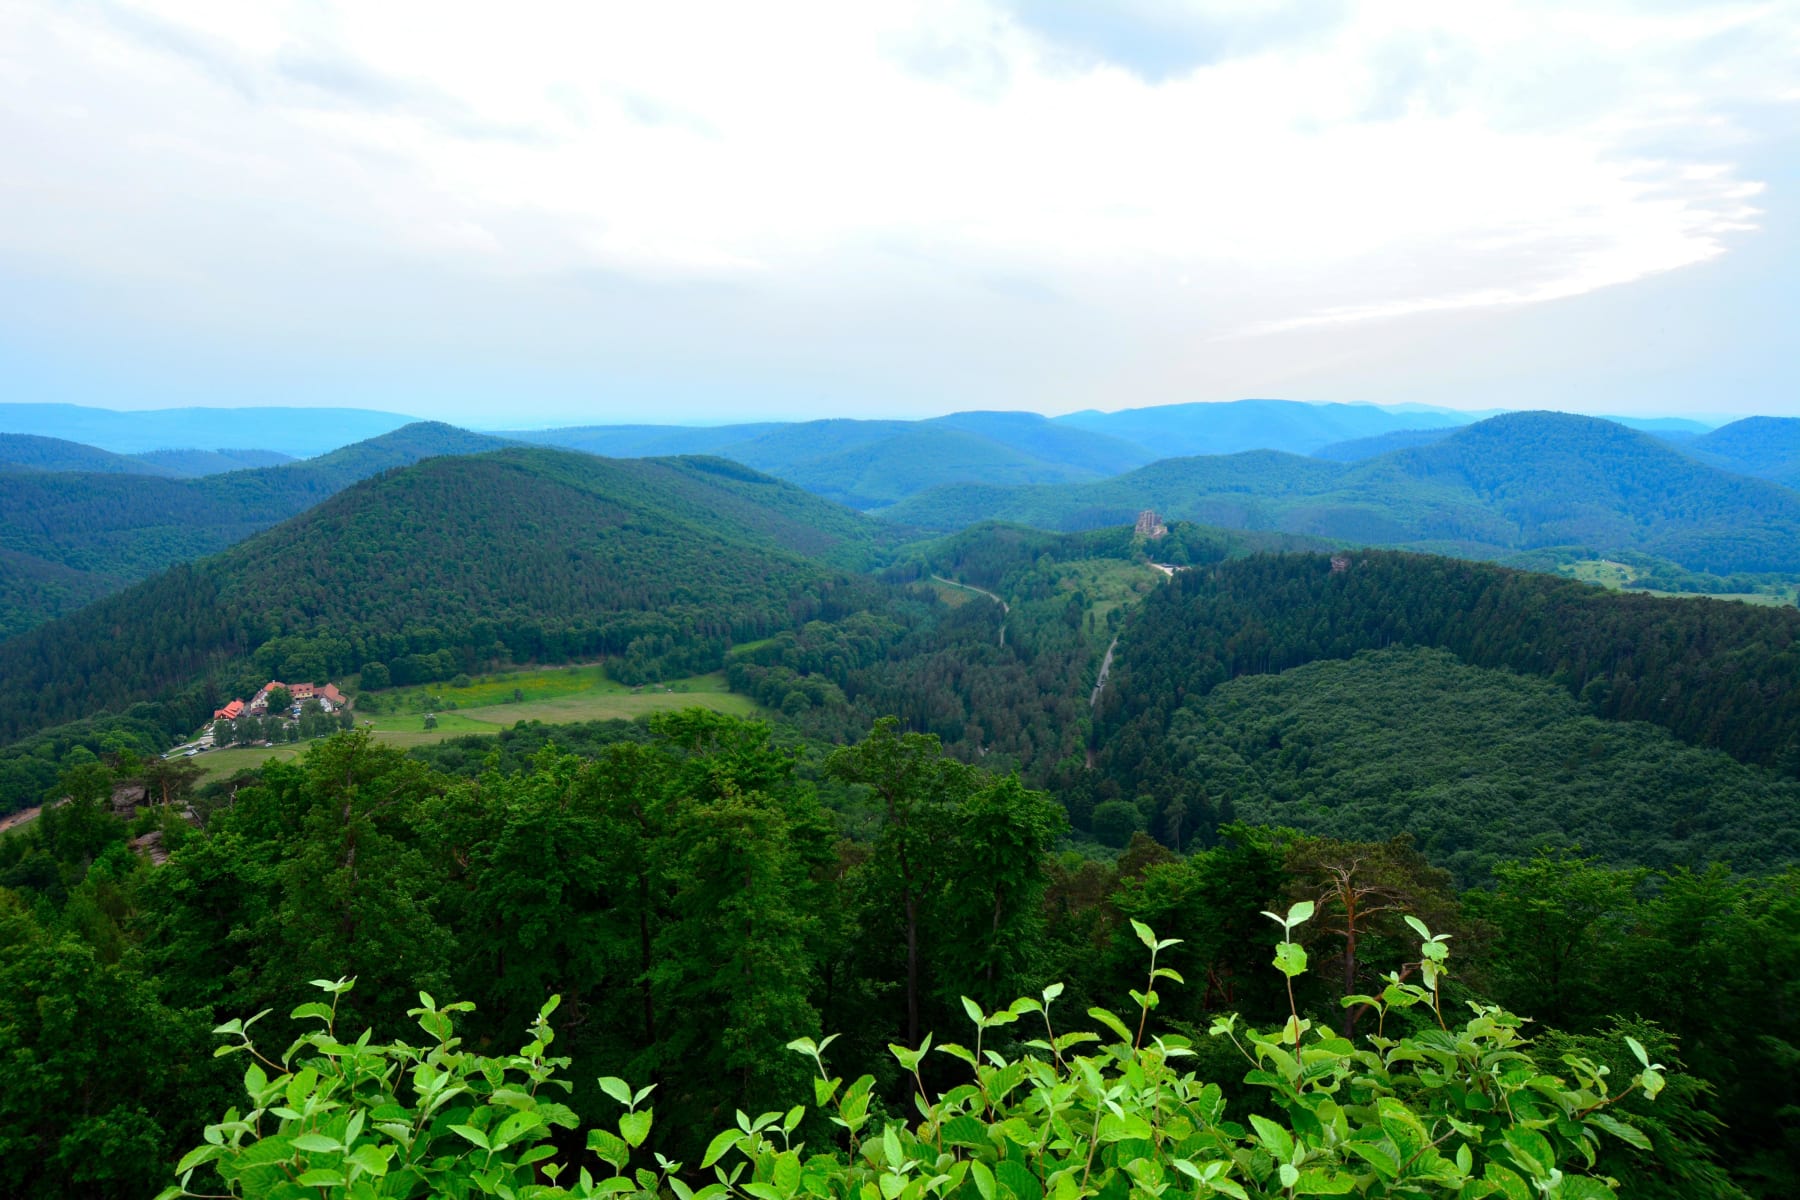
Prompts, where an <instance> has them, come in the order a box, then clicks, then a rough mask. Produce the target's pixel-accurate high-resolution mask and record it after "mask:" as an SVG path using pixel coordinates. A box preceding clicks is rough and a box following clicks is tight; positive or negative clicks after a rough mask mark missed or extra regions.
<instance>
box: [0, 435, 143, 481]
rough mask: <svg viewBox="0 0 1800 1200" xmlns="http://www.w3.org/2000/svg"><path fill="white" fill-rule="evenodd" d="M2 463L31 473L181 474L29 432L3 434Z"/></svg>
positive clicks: (0, 449)
mask: <svg viewBox="0 0 1800 1200" xmlns="http://www.w3.org/2000/svg"><path fill="white" fill-rule="evenodd" d="M0 464H5V465H6V466H8V467H22V468H24V469H25V470H28V471H87V472H90V473H93V474H96V475H174V474H176V473H177V472H175V471H173V470H170V469H169V468H167V467H162V466H158V465H156V464H154V463H151V462H148V461H145V460H143V459H138V458H133V457H131V456H129V455H125V454H114V453H112V452H111V451H110V450H101V449H99V448H98V447H95V446H84V445H82V444H81V443H80V442H67V441H64V440H63V439H61V438H49V437H38V436H36V435H34V434H29V433H0Z"/></svg>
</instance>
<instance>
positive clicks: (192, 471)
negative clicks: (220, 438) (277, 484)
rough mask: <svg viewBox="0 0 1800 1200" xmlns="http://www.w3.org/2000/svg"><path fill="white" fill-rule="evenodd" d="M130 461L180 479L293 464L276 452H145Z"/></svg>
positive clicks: (286, 457)
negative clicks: (157, 469) (134, 460)
mask: <svg viewBox="0 0 1800 1200" xmlns="http://www.w3.org/2000/svg"><path fill="white" fill-rule="evenodd" d="M131 457H132V458H134V459H136V460H137V461H138V462H141V463H148V464H149V465H150V466H153V467H158V468H161V469H162V470H163V471H166V472H167V473H168V474H171V475H175V476H178V477H180V478H182V479H196V478H199V477H200V476H202V475H223V474H224V473H225V472H227V471H245V470H250V469H252V468H255V467H279V466H281V465H282V464H283V463H290V462H293V461H294V456H293V455H291V454H283V453H281V451H279V450H192V449H189V450H146V451H145V452H144V453H142V454H133V455H131Z"/></svg>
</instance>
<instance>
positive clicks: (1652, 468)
mask: <svg viewBox="0 0 1800 1200" xmlns="http://www.w3.org/2000/svg"><path fill="white" fill-rule="evenodd" d="M1144 508H1153V509H1155V510H1157V511H1158V512H1160V513H1162V514H1163V515H1164V516H1172V517H1179V518H1183V519H1188V520H1194V521H1201V522H1205V523H1208V524H1215V525H1226V526H1230V527H1234V528H1244V529H1277V530H1284V531H1287V532H1292V533H1302V534H1308V535H1312V536H1315V537H1324V538H1334V539H1338V540H1340V541H1344V542H1353V543H1362V544H1380V545H1393V546H1412V547H1417V548H1421V549H1432V550H1448V551H1452V552H1455V553H1459V554H1468V555H1472V556H1475V557H1492V556H1495V555H1498V554H1502V553H1510V552H1516V551H1521V550H1529V549H1535V548H1541V547H1547V546H1560V545H1579V546H1586V547H1590V548H1593V549H1596V550H1602V551H1606V550H1616V551H1625V550H1630V551H1636V552H1639V553H1644V554H1650V555H1655V556H1659V557H1662V558H1665V559H1668V560H1670V561H1673V562H1675V563H1678V564H1680V565H1681V566H1683V567H1686V568H1688V569H1690V570H1698V571H1709V572H1713V573H1716V574H1729V573H1731V572H1734V571H1750V572H1777V571H1796V570H1800V496H1796V495H1794V494H1793V493H1791V492H1788V491H1787V490H1785V489H1783V488H1780V487H1777V486H1775V485H1773V484H1770V483H1767V482H1764V481H1762V480H1755V479H1749V478H1746V477H1743V476H1739V475H1733V474H1730V473H1728V472H1725V471H1721V470H1719V469H1717V468H1715V467H1711V466H1709V465H1707V464H1705V463H1701V462H1698V461H1696V460H1694V459H1693V458H1690V457H1688V456H1687V455H1685V454H1683V453H1681V452H1679V451H1677V450H1675V449H1674V448H1672V447H1670V446H1669V445H1667V444H1666V443H1664V442H1662V441H1659V440H1658V439H1656V438H1653V437H1650V436H1649V435H1647V434H1643V433H1638V432H1635V431H1633V430H1630V429H1626V428H1624V427H1623V426H1620V425H1617V424H1614V423H1613V422H1610V421H1603V420H1598V419H1595V418H1591V417H1577V416H1569V415H1567V414H1561V413H1513V414H1508V415H1505V416H1500V417H1493V418H1490V419H1489V420H1486V421H1482V422H1480V423H1478V424H1475V425H1471V426H1468V427H1467V428H1464V429H1460V430H1457V431H1455V432H1454V433H1452V434H1450V435H1449V436H1447V437H1444V438H1443V439H1441V440H1438V441H1435V442H1433V443H1432V444H1430V445H1426V446H1419V447H1415V448H1412V449H1405V450H1397V451H1393V452H1390V453H1387V454H1383V455H1378V456H1376V457H1374V458H1369V459H1365V460H1363V461H1360V462H1350V463H1340V462H1329V461H1326V460H1323V459H1317V458H1300V457H1298V456H1294V455H1281V454H1273V453H1269V452H1250V453H1244V454H1235V455H1225V456H1216V457H1201V458H1185V459H1170V460H1167V461H1164V462H1159V463H1153V464H1151V465H1150V466H1148V467H1145V468H1143V469H1141V470H1138V471H1133V472H1131V473H1129V474H1127V475H1122V476H1119V477H1118V478H1116V479H1109V480H1105V481H1102V482H1099V483H1087V484H1069V485H1060V486H1042V485H1040V486H1036V487H1023V488H981V489H977V488H940V489H934V490H933V491H930V492H925V493H921V494H920V495H918V496H914V497H911V498H909V499H908V500H906V501H904V502H902V503H900V504H897V505H895V506H894V507H893V508H891V509H889V510H887V511H886V512H884V513H883V514H882V515H883V516H884V517H888V518H890V519H893V520H899V521H905V522H908V523H910V524H913V525H916V526H919V527H921V528H928V529H955V528H960V527H962V526H964V525H967V524H972V523H974V522H976V521H980V520H990V519H993V520H1005V521H1015V522H1020V523H1023V524H1030V525H1037V526H1040V527H1044V528H1051V529H1082V528H1091V527H1095V526H1099V525H1106V524H1113V523H1117V522H1118V521H1121V520H1125V519H1128V516H1127V514H1130V513H1132V512H1135V511H1138V510H1140V509H1144Z"/></svg>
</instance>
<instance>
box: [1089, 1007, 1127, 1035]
mask: <svg viewBox="0 0 1800 1200" xmlns="http://www.w3.org/2000/svg"><path fill="white" fill-rule="evenodd" d="M1087 1015H1088V1016H1090V1017H1092V1018H1094V1020H1096V1021H1098V1022H1100V1023H1101V1024H1102V1025H1104V1026H1106V1027H1107V1028H1108V1029H1110V1030H1112V1031H1113V1032H1114V1033H1116V1034H1118V1035H1119V1036H1120V1037H1121V1038H1123V1039H1125V1040H1126V1041H1127V1042H1129V1041H1131V1040H1132V1035H1131V1030H1129V1029H1127V1028H1126V1027H1125V1022H1123V1021H1121V1020H1119V1018H1117V1017H1115V1016H1114V1015H1113V1014H1111V1013H1109V1012H1107V1011H1106V1010H1105V1009H1104V1008H1090V1009H1088V1012H1087Z"/></svg>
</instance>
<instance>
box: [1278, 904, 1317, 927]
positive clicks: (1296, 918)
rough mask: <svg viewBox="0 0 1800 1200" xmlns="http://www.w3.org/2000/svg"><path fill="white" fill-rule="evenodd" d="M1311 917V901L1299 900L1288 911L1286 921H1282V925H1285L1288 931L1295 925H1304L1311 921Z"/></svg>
mask: <svg viewBox="0 0 1800 1200" xmlns="http://www.w3.org/2000/svg"><path fill="white" fill-rule="evenodd" d="M1312 915H1313V902H1312V901H1311V900H1301V901H1298V902H1297V903H1295V904H1294V906H1293V907H1292V908H1290V909H1288V913H1287V919H1286V920H1285V921H1283V922H1282V924H1283V925H1286V926H1287V927H1288V928H1289V929H1292V928H1293V927H1294V926H1296V925H1304V924H1305V923H1306V922H1308V921H1310V920H1312Z"/></svg>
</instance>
